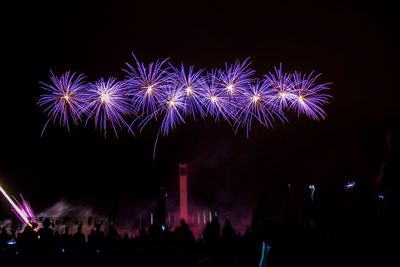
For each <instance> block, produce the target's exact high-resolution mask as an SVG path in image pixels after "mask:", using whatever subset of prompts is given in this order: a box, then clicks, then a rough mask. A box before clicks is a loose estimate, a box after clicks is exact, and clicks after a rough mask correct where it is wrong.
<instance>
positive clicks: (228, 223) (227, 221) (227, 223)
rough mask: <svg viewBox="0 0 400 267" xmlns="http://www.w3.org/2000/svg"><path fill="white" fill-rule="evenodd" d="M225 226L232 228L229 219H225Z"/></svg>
mask: <svg viewBox="0 0 400 267" xmlns="http://www.w3.org/2000/svg"><path fill="white" fill-rule="evenodd" d="M225 228H232V224H231V221H230V220H225Z"/></svg>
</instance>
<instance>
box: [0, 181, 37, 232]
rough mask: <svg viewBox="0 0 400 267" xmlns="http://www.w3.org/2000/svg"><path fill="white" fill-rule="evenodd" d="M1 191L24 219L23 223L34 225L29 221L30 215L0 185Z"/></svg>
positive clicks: (19, 216)
mask: <svg viewBox="0 0 400 267" xmlns="http://www.w3.org/2000/svg"><path fill="white" fill-rule="evenodd" d="M0 192H1V193H2V194H3V196H4V197H5V199H6V200H7V201H8V203H9V204H10V205H11V207H12V209H13V211H14V212H15V214H16V215H17V216H18V218H19V219H20V220H21V221H22V223H24V224H26V225H28V226H30V227H32V224H31V223H30V222H29V219H28V216H27V215H26V214H25V212H24V211H23V210H22V209H21V208H20V207H19V206H18V205H17V204H16V203H15V202H14V201H13V200H12V198H11V197H10V196H9V195H8V194H7V192H6V191H5V190H4V189H3V187H2V186H1V185H0Z"/></svg>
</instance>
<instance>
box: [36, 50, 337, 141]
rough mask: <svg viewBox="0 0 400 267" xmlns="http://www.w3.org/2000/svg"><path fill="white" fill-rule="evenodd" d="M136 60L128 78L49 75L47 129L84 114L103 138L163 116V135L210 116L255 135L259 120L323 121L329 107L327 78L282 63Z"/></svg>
mask: <svg viewBox="0 0 400 267" xmlns="http://www.w3.org/2000/svg"><path fill="white" fill-rule="evenodd" d="M133 59H134V64H132V65H131V64H128V63H127V64H126V65H127V69H125V70H124V71H125V72H126V74H127V76H126V79H125V80H123V81H117V80H116V79H115V78H109V79H108V80H105V79H103V78H101V79H99V80H98V81H97V82H95V83H84V82H83V78H84V76H83V75H79V76H76V75H75V73H73V74H70V72H66V73H64V74H63V75H61V76H60V77H57V76H55V75H54V74H53V73H52V72H51V76H50V80H51V83H49V84H47V83H40V85H41V87H42V88H43V89H44V90H46V91H47V92H46V93H45V94H42V95H41V96H40V99H39V102H38V104H39V105H40V106H43V107H44V113H45V115H47V117H48V120H47V122H46V124H45V128H46V125H47V124H48V123H49V122H50V121H53V123H56V122H57V121H58V123H59V124H60V126H66V127H67V128H68V129H69V122H70V121H71V120H72V122H73V123H74V124H78V123H79V122H80V121H82V118H83V117H85V118H86V124H87V122H88V121H89V120H91V119H92V120H94V124H95V126H96V128H99V129H100V132H103V133H104V135H105V133H106V130H107V128H109V127H110V128H111V129H112V130H113V131H114V133H115V134H116V135H117V130H118V129H122V128H127V129H128V131H130V132H132V131H133V130H131V129H132V128H133V127H134V126H135V127H138V128H139V130H140V131H142V130H143V129H144V128H145V126H147V125H148V124H149V122H150V121H155V122H158V120H159V118H160V119H161V123H159V124H160V126H159V130H158V134H157V139H158V135H160V134H161V135H164V136H166V135H168V134H169V133H170V132H171V131H173V130H174V129H175V128H176V127H177V126H178V125H182V124H185V123H186V122H187V121H188V120H189V119H193V120H196V118H199V117H200V118H203V119H205V118H206V117H211V118H213V119H214V120H215V121H216V122H218V121H220V120H223V121H226V122H228V123H229V124H230V125H231V126H232V128H233V129H234V131H235V133H236V132H237V131H238V130H239V129H241V128H243V129H245V132H246V135H247V136H249V132H250V130H251V128H252V126H253V125H254V123H255V122H257V123H258V124H260V125H262V126H265V127H272V126H274V124H275V123H276V122H286V121H287V118H286V112H287V111H294V112H296V113H297V115H298V116H300V115H304V116H306V117H308V118H310V119H313V120H321V119H325V117H326V113H325V111H324V109H323V106H324V105H326V104H327V103H328V100H329V98H330V97H331V96H330V95H328V94H326V93H325V92H326V91H327V90H328V89H329V87H328V86H329V83H323V84H320V83H317V79H318V78H319V77H320V75H319V74H315V73H314V72H311V73H310V74H302V73H300V72H297V71H295V72H294V73H288V72H284V71H283V69H282V64H281V65H279V67H277V68H274V71H273V72H268V73H267V74H265V75H264V76H263V78H262V79H257V78H255V77H253V75H254V73H255V71H254V70H252V69H251V68H250V61H249V59H246V60H244V61H239V60H238V61H236V62H235V63H234V64H227V63H226V64H225V67H224V68H223V69H214V70H212V71H209V72H204V71H203V70H201V69H200V70H195V69H194V66H190V67H189V68H185V66H184V65H183V64H181V65H180V67H174V66H173V65H172V64H170V63H169V62H167V61H168V59H165V60H157V61H155V62H151V63H149V64H144V63H141V62H139V60H138V59H137V58H136V57H135V55H133ZM128 120H129V121H128ZM86 124H85V125H86Z"/></svg>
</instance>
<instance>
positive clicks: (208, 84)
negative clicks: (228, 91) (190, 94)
mask: <svg viewBox="0 0 400 267" xmlns="http://www.w3.org/2000/svg"><path fill="white" fill-rule="evenodd" d="M201 100H202V104H203V106H204V110H205V114H206V115H208V116H211V117H213V118H214V119H215V120H216V121H217V120H218V119H219V118H221V117H222V118H223V119H224V120H226V121H227V122H228V123H231V121H232V119H233V120H235V117H234V113H235V112H234V107H235V103H234V102H233V101H229V97H228V96H226V95H225V94H224V91H223V89H222V88H221V87H219V84H218V72H217V71H215V70H214V71H211V72H210V73H207V75H206V77H205V78H204V79H203V80H202V83H201Z"/></svg>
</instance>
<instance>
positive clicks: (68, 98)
mask: <svg viewBox="0 0 400 267" xmlns="http://www.w3.org/2000/svg"><path fill="white" fill-rule="evenodd" d="M62 98H64V100H65V101H67V102H68V101H69V100H70V99H71V95H70V93H69V92H68V91H67V92H65V93H64V95H63V97H62Z"/></svg>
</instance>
